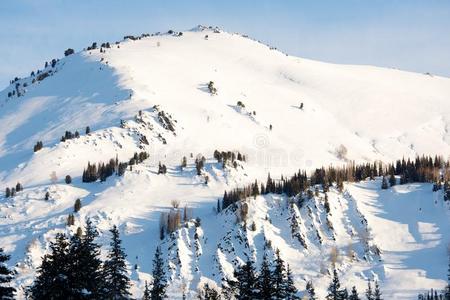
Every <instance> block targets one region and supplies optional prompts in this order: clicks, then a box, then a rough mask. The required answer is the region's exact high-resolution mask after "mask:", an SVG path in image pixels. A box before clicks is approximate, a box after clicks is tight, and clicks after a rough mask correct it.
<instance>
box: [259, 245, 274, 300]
mask: <svg viewBox="0 0 450 300" xmlns="http://www.w3.org/2000/svg"><path fill="white" fill-rule="evenodd" d="M272 295H273V289H272V271H271V270H270V264H269V260H268V257H267V253H265V252H264V256H263V260H262V263H261V269H260V271H259V276H258V299H262V300H269V299H272Z"/></svg>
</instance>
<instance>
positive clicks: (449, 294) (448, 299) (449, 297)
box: [444, 257, 450, 300]
mask: <svg viewBox="0 0 450 300" xmlns="http://www.w3.org/2000/svg"><path fill="white" fill-rule="evenodd" d="M444 299H445V300H450V257H449V263H448V273H447V286H446V287H445V292H444Z"/></svg>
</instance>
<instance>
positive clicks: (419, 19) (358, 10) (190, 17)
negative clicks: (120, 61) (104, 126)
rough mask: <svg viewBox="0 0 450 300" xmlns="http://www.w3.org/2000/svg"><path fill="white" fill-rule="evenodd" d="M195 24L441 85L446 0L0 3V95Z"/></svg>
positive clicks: (449, 59) (447, 33)
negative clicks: (72, 64)
mask: <svg viewBox="0 0 450 300" xmlns="http://www.w3.org/2000/svg"><path fill="white" fill-rule="evenodd" d="M197 24H207V25H217V26H220V27H222V28H224V29H225V30H228V31H233V32H241V33H246V34H248V35H250V36H252V37H254V38H257V39H260V40H263V41H265V42H267V43H269V44H271V45H273V46H275V47H277V48H279V49H282V50H283V51H285V52H287V53H289V54H292V55H297V56H301V57H306V58H312V59H317V60H323V61H329V62H336V63H353V64H371V65H377V66H384V67H395V68H399V69H404V70H411V71H417V72H431V73H434V74H439V75H443V76H447V77H450V1H446V0H442V1H434V0H428V1H426V0H423V1H418V0H408V1H406V0H370V1H369V0H366V1H362V0H360V1H357V0H340V1H338V0H329V1H325V0H323V1H322V0H310V1H302V0H296V1H294V0H292V1H289V0H285V1H283V0H279V1H264V0H260V1H256V0H254V1H249V0H227V1H217V0H216V1H202V0H192V1H188V0H184V1H183V0H171V1H167V0H161V1H159V0H157V1H150V0H146V1H144V0H134V1H133V0H129V1H125V0H120V1H119V0H89V1H88V0H77V1H69V0H37V1H35V0H1V1H0V41H1V42H0V88H1V87H4V86H6V85H7V84H8V81H9V80H10V79H11V78H13V77H15V76H25V75H28V74H29V72H30V71H31V70H34V69H37V68H41V67H42V65H43V64H44V62H45V61H46V60H50V59H52V58H56V57H60V56H62V55H63V51H64V49H66V48H68V47H72V48H74V49H76V50H80V49H82V48H84V47H86V46H87V45H89V44H91V43H92V42H93V41H98V42H102V41H116V40H119V39H121V38H122V37H123V36H124V35H126V34H140V33H144V32H149V33H151V32H156V31H166V30H168V29H175V30H187V29H189V28H192V27H194V26H195V25H197Z"/></svg>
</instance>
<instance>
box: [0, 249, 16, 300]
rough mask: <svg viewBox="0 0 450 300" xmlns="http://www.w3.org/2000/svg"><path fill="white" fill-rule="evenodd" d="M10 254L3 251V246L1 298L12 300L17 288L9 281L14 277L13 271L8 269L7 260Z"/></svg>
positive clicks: (0, 274) (0, 279)
mask: <svg viewBox="0 0 450 300" xmlns="http://www.w3.org/2000/svg"><path fill="white" fill-rule="evenodd" d="M9 258H10V256H9V255H6V254H5V253H4V252H3V248H0V299H2V300H10V299H11V300H12V299H14V293H15V292H16V289H15V288H13V287H11V286H9V283H10V282H11V280H12V279H13V278H14V276H13V274H14V273H13V271H11V270H10V269H8V267H7V266H6V262H7V261H8V260H9Z"/></svg>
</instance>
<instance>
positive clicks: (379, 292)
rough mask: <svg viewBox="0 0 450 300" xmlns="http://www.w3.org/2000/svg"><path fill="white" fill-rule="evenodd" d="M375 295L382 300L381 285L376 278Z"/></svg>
mask: <svg viewBox="0 0 450 300" xmlns="http://www.w3.org/2000/svg"><path fill="white" fill-rule="evenodd" d="M373 296H374V298H375V300H382V298H381V291H380V286H379V284H378V281H377V280H375V291H374V294H373Z"/></svg>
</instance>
